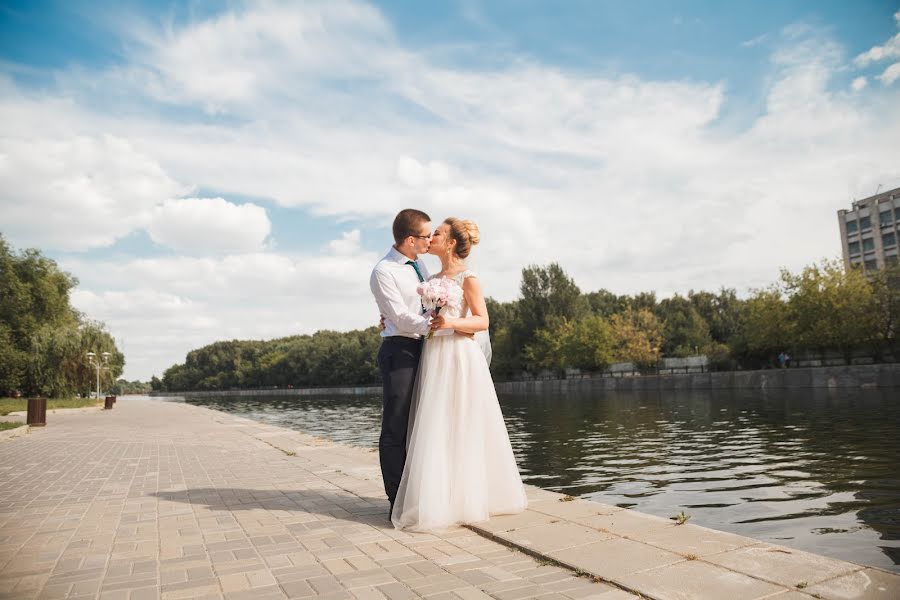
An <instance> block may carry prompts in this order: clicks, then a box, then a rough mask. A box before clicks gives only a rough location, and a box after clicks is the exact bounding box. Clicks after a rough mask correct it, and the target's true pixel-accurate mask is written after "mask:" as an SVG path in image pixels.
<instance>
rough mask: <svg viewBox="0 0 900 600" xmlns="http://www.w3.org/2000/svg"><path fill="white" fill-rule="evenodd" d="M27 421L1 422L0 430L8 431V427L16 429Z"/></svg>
mask: <svg viewBox="0 0 900 600" xmlns="http://www.w3.org/2000/svg"><path fill="white" fill-rule="evenodd" d="M24 424H25V423H6V422H0V431H6V430H7V429H15V428H16V427H21V426H22V425H24Z"/></svg>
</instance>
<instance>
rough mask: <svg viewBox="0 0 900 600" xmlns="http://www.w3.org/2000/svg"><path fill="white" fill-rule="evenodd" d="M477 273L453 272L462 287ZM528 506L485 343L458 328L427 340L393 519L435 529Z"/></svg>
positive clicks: (415, 528) (399, 524)
mask: <svg viewBox="0 0 900 600" xmlns="http://www.w3.org/2000/svg"><path fill="white" fill-rule="evenodd" d="M472 275H473V273H471V272H470V271H465V272H463V273H460V274H459V275H457V276H456V278H455V279H456V281H457V283H459V284H460V286H462V281H463V279H465V278H466V277H469V276H472ZM445 310H446V309H445ZM456 312H457V313H458V314H454V311H448V313H446V314H447V316H450V317H458V316H460V315H463V314H467V313H468V308H467V307H466V306H465V301H463V306H462V307H461V309H460V310H459V311H456ZM527 505H528V500H527V499H526V497H525V488H524V486H523V485H522V479H521V477H520V476H519V470H518V467H517V466H516V459H515V456H514V455H513V451H512V446H511V445H510V442H509V434H508V433H507V431H506V423H505V422H504V421H503V413H502V412H501V411H500V404H499V402H498V401H497V392H496V390H495V389H494V382H493V380H492V379H491V374H490V371H489V370H488V364H487V361H486V360H485V354H484V351H483V350H482V344H481V343H479V342H478V341H477V340H473V339H470V338H467V337H465V336H460V335H455V334H454V335H443V336H437V335H436V336H434V337H433V338H432V339H430V340H426V341H425V347H424V348H423V349H422V357H421V359H420V362H419V371H418V377H417V379H416V386H415V391H414V393H413V404H412V408H411V414H410V430H409V436H408V440H407V456H406V466H405V467H404V469H403V477H402V479H401V481H400V488H399V490H398V492H397V499H396V501H395V502H394V510H393V513H392V514H391V521H392V522H393V524H394V526H395V527H396V528H398V529H404V530H409V531H435V530H439V529H445V528H447V527H450V526H452V525H455V524H459V523H475V522H478V521H485V520H487V519H488V518H490V516H491V515H500V514H514V513H519V512H522V511H523V510H525V508H526V507H527Z"/></svg>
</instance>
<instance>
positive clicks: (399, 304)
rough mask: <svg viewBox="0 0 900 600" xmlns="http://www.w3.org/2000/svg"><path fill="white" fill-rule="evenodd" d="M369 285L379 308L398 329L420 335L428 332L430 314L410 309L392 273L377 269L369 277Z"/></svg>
mask: <svg viewBox="0 0 900 600" xmlns="http://www.w3.org/2000/svg"><path fill="white" fill-rule="evenodd" d="M369 287H370V288H371V289H372V294H373V295H374V296H375V302H376V303H377V304H378V310H379V311H380V312H381V314H383V315H384V318H385V319H387V320H388V321H390V322H391V323H394V324H395V325H396V326H397V329H398V330H400V331H402V332H404V333H416V334H419V335H425V334H426V333H428V315H423V314H420V313H414V312H412V311H410V310H409V307H408V306H407V305H406V302H404V301H403V296H402V295H401V294H400V290H399V289H397V282H396V280H394V278H393V276H391V274H390V273H386V272H384V271H382V270H380V269H375V270H374V271H372V277H371V278H370V279H369Z"/></svg>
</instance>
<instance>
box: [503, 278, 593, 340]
mask: <svg viewBox="0 0 900 600" xmlns="http://www.w3.org/2000/svg"><path fill="white" fill-rule="evenodd" d="M520 291H521V293H522V297H521V299H520V300H519V302H518V310H517V314H518V318H517V319H516V321H515V329H517V333H518V336H517V337H518V338H519V342H520V343H521V345H522V347H523V348H524V347H525V346H527V345H529V344H530V343H531V341H532V340H533V339H534V336H535V335H536V334H537V332H538V331H539V330H541V329H544V328H546V327H548V326H550V327H554V326H556V323H557V322H558V321H563V320H566V321H577V320H578V319H581V318H582V317H585V316H586V315H587V314H588V312H589V305H588V302H587V299H585V297H584V296H583V295H582V294H581V290H580V289H578V286H577V285H575V281H574V280H573V279H572V278H570V277H569V276H568V275H567V274H566V272H565V271H563V269H562V267H560V266H559V265H558V264H557V263H550V264H549V265H547V266H546V267H540V266H538V265H531V266H529V267H525V268H524V269H522V284H521V286H520Z"/></svg>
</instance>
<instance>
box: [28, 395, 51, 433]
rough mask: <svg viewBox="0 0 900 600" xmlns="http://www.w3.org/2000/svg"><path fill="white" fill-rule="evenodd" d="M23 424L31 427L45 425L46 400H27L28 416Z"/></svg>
mask: <svg viewBox="0 0 900 600" xmlns="http://www.w3.org/2000/svg"><path fill="white" fill-rule="evenodd" d="M25 423H27V424H28V425H30V426H31V427H44V426H45V425H47V399H46V398H29V399H28V415H27V416H26V417H25Z"/></svg>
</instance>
